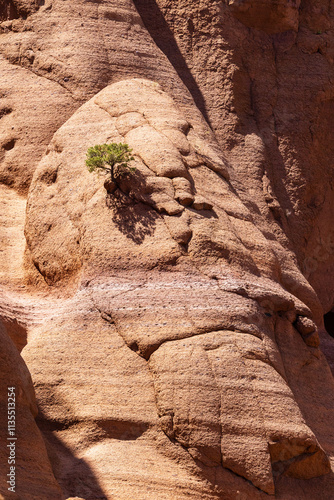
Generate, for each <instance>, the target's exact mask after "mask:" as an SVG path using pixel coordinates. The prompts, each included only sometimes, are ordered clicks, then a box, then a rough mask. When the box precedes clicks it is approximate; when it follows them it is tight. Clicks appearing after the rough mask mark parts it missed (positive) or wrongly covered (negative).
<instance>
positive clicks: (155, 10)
mask: <svg viewBox="0 0 334 500" xmlns="http://www.w3.org/2000/svg"><path fill="white" fill-rule="evenodd" d="M133 3H134V4H135V7H136V9H137V11H138V13H139V15H140V17H141V19H142V21H143V23H144V26H145V28H146V29H147V31H148V32H149V34H150V35H151V37H152V38H153V40H154V42H155V44H156V45H157V46H158V47H159V49H160V50H161V51H162V52H163V53H164V54H165V56H166V57H167V58H168V59H169V61H170V63H171V64H172V66H173V67H174V69H175V71H176V72H177V74H178V75H179V77H180V79H181V80H182V82H183V83H184V85H185V86H186V87H187V89H188V90H189V92H190V94H191V95H192V98H193V99H194V101H195V104H196V106H197V108H198V109H199V110H200V112H201V113H202V115H203V117H204V118H205V120H206V122H207V123H208V124H209V126H210V127H211V124H210V119H209V116H208V113H207V110H206V105H205V100H204V97H203V94H202V92H201V90H200V88H199V86H198V85H197V82H196V80H195V78H194V77H193V75H192V74H191V71H190V70H189V68H188V65H187V62H186V60H185V59H184V57H183V55H182V53H181V51H180V49H179V47H178V45H177V43H176V40H175V38H174V34H173V32H172V30H171V29H170V27H169V26H168V24H167V22H166V20H165V18H164V16H163V14H162V12H161V11H160V9H159V7H158V5H157V2H156V1H155V0H134V2H133ZM188 29H189V30H191V29H192V26H191V24H190V25H189V24H188Z"/></svg>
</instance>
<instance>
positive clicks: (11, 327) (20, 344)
mask: <svg viewBox="0 0 334 500" xmlns="http://www.w3.org/2000/svg"><path fill="white" fill-rule="evenodd" d="M1 323H2V325H3V326H4V327H5V331H6V333H7V335H8V337H9V338H10V339H11V340H12V341H13V343H14V345H15V347H16V348H17V350H18V351H19V352H21V351H22V349H23V348H24V347H25V346H26V345H27V329H26V328H24V327H23V326H22V325H20V324H19V323H18V322H17V320H16V319H15V318H14V319H13V320H11V321H10V320H9V319H1Z"/></svg>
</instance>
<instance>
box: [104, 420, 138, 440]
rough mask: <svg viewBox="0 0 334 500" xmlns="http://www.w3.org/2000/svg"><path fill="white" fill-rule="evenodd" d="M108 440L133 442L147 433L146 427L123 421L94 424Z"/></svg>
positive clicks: (105, 421) (106, 421)
mask: <svg viewBox="0 0 334 500" xmlns="http://www.w3.org/2000/svg"><path fill="white" fill-rule="evenodd" d="M96 423H97V425H98V426H99V427H100V428H101V429H102V430H103V431H104V433H105V434H106V437H108V438H110V439H120V440H122V441H134V440H135V439H137V438H139V437H140V436H141V435H142V434H144V432H146V431H147V429H148V425H146V424H144V423H143V422H142V423H140V422H129V421H124V420H101V421H97V422H96Z"/></svg>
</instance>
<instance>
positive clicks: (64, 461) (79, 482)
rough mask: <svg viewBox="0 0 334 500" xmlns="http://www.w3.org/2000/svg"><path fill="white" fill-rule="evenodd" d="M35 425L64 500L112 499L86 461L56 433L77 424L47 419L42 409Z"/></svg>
mask: <svg viewBox="0 0 334 500" xmlns="http://www.w3.org/2000/svg"><path fill="white" fill-rule="evenodd" d="M36 423H37V425H38V427H39V429H40V431H41V433H42V435H43V438H44V441H45V444H46V449H47V452H48V457H49V460H50V463H51V466H52V470H53V474H54V476H55V478H56V480H57V482H58V484H59V486H60V487H61V489H62V490H63V493H64V495H65V496H64V498H68V497H80V498H84V499H85V500H109V499H110V497H109V498H108V497H107V496H106V495H105V493H104V491H103V490H102V488H101V486H100V485H99V482H98V480H97V478H96V477H95V476H94V473H93V471H92V470H91V468H90V467H89V465H88V464H87V463H86V462H85V460H83V459H80V458H77V457H75V456H74V454H73V451H72V450H70V449H69V448H68V447H67V446H65V445H64V443H63V442H62V441H61V440H60V439H59V438H58V437H57V435H56V431H61V430H64V429H66V428H68V427H70V426H71V425H76V424H77V423H78V422H71V423H70V424H69V425H66V424H65V423H63V422H55V421H52V420H50V419H48V418H47V417H46V416H45V415H43V413H42V412H41V410H39V414H38V417H37V418H36Z"/></svg>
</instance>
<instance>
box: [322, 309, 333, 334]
mask: <svg viewBox="0 0 334 500" xmlns="http://www.w3.org/2000/svg"><path fill="white" fill-rule="evenodd" d="M324 324H325V328H326V330H327V333H328V334H329V335H330V336H331V337H333V338H334V311H329V312H328V313H327V314H325V315H324Z"/></svg>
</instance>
